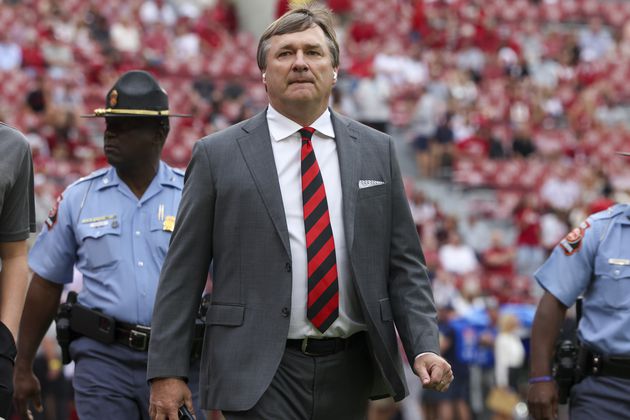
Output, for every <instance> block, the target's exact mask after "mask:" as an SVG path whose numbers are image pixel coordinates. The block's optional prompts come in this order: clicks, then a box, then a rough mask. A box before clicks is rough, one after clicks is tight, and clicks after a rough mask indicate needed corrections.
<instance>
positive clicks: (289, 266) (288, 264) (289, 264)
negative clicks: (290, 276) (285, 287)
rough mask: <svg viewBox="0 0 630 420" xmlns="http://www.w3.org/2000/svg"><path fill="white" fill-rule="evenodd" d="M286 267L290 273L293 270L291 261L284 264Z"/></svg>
mask: <svg viewBox="0 0 630 420" xmlns="http://www.w3.org/2000/svg"><path fill="white" fill-rule="evenodd" d="M284 269H285V270H286V271H287V273H290V272H291V263H286V264H285V265H284Z"/></svg>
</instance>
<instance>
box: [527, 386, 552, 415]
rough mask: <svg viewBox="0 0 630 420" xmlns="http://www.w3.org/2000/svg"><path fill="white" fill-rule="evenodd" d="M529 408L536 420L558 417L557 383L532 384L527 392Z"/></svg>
mask: <svg viewBox="0 0 630 420" xmlns="http://www.w3.org/2000/svg"><path fill="white" fill-rule="evenodd" d="M527 407H528V408H529V413H530V414H531V416H532V417H533V418H534V419H535V420H550V419H555V418H557V417H558V391H557V389H556V383H555V382H539V383H536V384H531V385H530V386H529V390H528V392H527Z"/></svg>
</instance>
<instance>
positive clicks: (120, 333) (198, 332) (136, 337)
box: [114, 321, 205, 358]
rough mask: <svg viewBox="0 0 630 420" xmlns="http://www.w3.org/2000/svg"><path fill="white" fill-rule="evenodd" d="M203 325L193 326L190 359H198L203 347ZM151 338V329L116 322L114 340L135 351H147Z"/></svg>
mask: <svg viewBox="0 0 630 420" xmlns="http://www.w3.org/2000/svg"><path fill="white" fill-rule="evenodd" d="M204 332H205V325H204V324H203V323H201V322H197V323H196V324H195V332H194V336H193V343H192V357H193V358H199V357H200V356H201V348H202V347H203V335H204ZM150 338H151V328H150V327H146V326H144V325H136V324H128V323H126V322H120V321H116V333H115V335H114V340H115V341H116V342H117V343H119V344H122V345H123V346H127V347H129V348H130V349H132V350H136V351H147V350H148V349H149V339H150Z"/></svg>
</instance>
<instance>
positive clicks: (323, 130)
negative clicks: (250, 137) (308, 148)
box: [267, 104, 335, 141]
mask: <svg viewBox="0 0 630 420" xmlns="http://www.w3.org/2000/svg"><path fill="white" fill-rule="evenodd" d="M267 124H268V125H269V132H270V133H271V139H272V140H273V141H281V140H285V139H287V138H289V137H291V136H292V135H293V134H295V133H296V132H298V130H300V129H301V128H302V126H301V125H300V124H298V123H296V122H295V121H293V120H290V119H289V118H287V117H285V116H284V115H282V114H281V113H279V112H278V111H276V110H275V109H274V108H273V107H272V106H271V104H270V105H269V107H268V108H267ZM311 127H313V128H314V129H315V131H317V133H318V134H319V135H320V136H323V137H329V138H332V139H334V138H335V130H334V129H333V125H332V119H331V117H330V111H329V110H328V108H326V110H325V111H324V113H323V114H322V115H320V116H319V118H317V119H316V120H315V122H314V123H313V124H311Z"/></svg>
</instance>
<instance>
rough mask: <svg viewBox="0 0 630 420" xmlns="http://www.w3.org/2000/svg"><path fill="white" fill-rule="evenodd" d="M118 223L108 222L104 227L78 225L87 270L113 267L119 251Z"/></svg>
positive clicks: (119, 229)
mask: <svg viewBox="0 0 630 420" xmlns="http://www.w3.org/2000/svg"><path fill="white" fill-rule="evenodd" d="M120 232H121V228H120V223H118V222H116V223H114V222H109V223H108V224H107V225H104V226H90V225H89V224H86V225H79V227H78V235H79V240H80V241H81V247H80V248H81V250H80V252H81V253H82V254H83V256H84V259H85V266H86V268H88V269H91V270H96V269H103V268H110V267H114V266H115V265H116V264H117V263H118V257H117V255H119V253H120V249H121V239H120Z"/></svg>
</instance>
